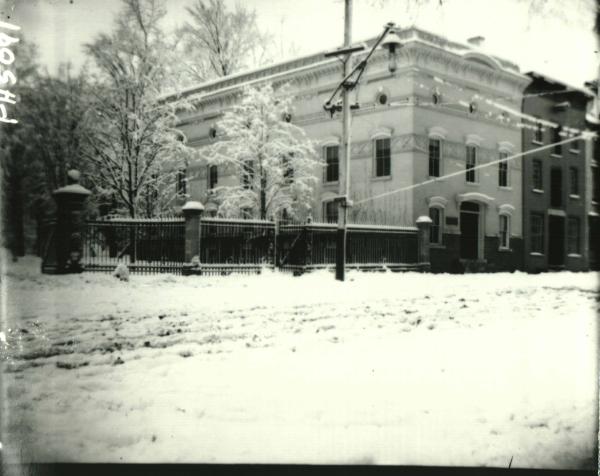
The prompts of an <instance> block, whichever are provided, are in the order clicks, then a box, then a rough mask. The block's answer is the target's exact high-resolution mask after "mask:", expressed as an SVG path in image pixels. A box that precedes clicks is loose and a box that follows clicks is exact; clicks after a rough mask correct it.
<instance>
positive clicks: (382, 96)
mask: <svg viewBox="0 0 600 476" xmlns="http://www.w3.org/2000/svg"><path fill="white" fill-rule="evenodd" d="M387 103H388V95H387V94H386V93H379V94H378V95H377V104H379V105H380V106H385V105H386V104H387Z"/></svg>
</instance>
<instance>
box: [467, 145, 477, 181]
mask: <svg viewBox="0 0 600 476" xmlns="http://www.w3.org/2000/svg"><path fill="white" fill-rule="evenodd" d="M476 166H477V146H475V145H467V160H466V167H465V169H466V176H465V179H466V181H467V182H469V183H476V182H477V174H476V173H475V172H476V171H475V170H474V168H475V167H476Z"/></svg>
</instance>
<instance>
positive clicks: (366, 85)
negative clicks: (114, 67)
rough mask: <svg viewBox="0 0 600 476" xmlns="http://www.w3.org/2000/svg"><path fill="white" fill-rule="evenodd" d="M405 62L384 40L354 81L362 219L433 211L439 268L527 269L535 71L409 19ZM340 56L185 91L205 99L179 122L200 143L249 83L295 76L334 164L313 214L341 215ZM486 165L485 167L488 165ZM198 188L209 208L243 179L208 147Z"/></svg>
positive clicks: (307, 117) (323, 173) (303, 107)
mask: <svg viewBox="0 0 600 476" xmlns="http://www.w3.org/2000/svg"><path fill="white" fill-rule="evenodd" d="M399 36H400V38H401V40H402V42H403V47H402V48H401V50H400V54H399V58H398V69H397V71H396V72H395V74H393V75H392V74H391V73H389V72H388V63H387V56H386V55H385V54H384V52H383V51H380V52H377V53H375V54H374V55H373V57H372V58H371V60H370V62H369V65H368V66H367V69H366V72H365V74H364V75H363V80H362V81H361V85H360V87H359V88H357V90H356V92H355V93H353V96H352V101H353V102H355V103H356V104H358V108H356V109H354V110H353V113H352V116H353V119H352V147H351V184H350V198H351V199H352V200H353V201H354V203H355V206H354V207H353V208H352V209H351V212H350V217H351V220H352V221H354V222H359V223H361V222H362V223H378V224H390V225H414V223H415V221H416V219H417V218H418V217H419V216H422V215H429V216H430V217H431V219H432V221H433V224H432V229H431V236H430V241H431V243H432V249H431V267H432V270H433V271H449V270H451V269H453V268H456V267H464V266H474V267H478V268H481V269H490V270H512V269H520V268H521V267H522V264H523V233H522V222H523V217H522V215H521V210H522V199H523V197H522V193H521V180H522V162H521V158H520V157H513V154H516V153H519V152H520V151H521V148H522V133H521V128H520V126H519V124H520V118H519V117H518V115H515V114H512V113H511V111H520V110H521V103H522V95H523V90H524V89H525V87H526V86H527V85H528V84H529V82H530V81H531V78H529V77H527V76H525V75H522V74H521V73H519V70H518V68H517V66H516V65H514V64H512V63H510V62H508V61H505V60H502V59H499V58H496V57H492V56H489V55H486V54H484V53H482V52H481V51H479V50H478V49H477V48H474V47H472V46H470V45H466V44H460V43H455V42H451V41H448V40H447V39H445V38H442V37H439V36H436V35H433V34H430V33H427V32H425V31H422V30H419V29H416V28H410V29H406V30H402V31H400V32H399ZM341 76H342V69H341V64H340V62H339V61H338V60H337V59H326V58H324V57H323V54H317V55H312V56H307V57H304V58H300V59H297V60H293V61H288V62H285V63H281V64H278V65H274V66H271V67H266V68H262V69H259V70H255V71H251V72H247V73H242V74H238V75H234V76H230V77H227V78H223V79H220V80H216V81H213V82H209V83H205V84H203V85H200V86H199V87H197V88H191V89H189V90H187V91H183V94H184V95H188V96H190V97H191V99H193V101H194V102H195V104H196V110H195V111H193V112H185V113H182V114H181V116H180V118H181V121H180V124H179V127H180V129H181V130H182V132H183V133H184V134H185V135H186V137H187V141H188V144H189V145H192V146H195V147H199V148H201V147H203V146H204V145H206V144H210V143H211V142H213V141H216V140H218V137H217V134H216V129H215V126H216V124H217V123H218V120H219V118H220V117H221V115H222V114H223V112H224V111H225V110H227V109H228V108H230V107H231V106H232V105H233V104H235V103H236V101H238V100H239V97H240V92H241V89H242V87H243V86H246V85H252V84H260V83H261V82H266V81H269V82H271V83H273V85H274V87H277V86H279V85H282V84H284V83H287V84H289V85H290V87H291V91H292V93H293V94H294V96H295V110H294V112H293V113H292V116H291V117H290V118H289V119H290V120H291V121H293V122H294V123H295V124H297V125H299V126H301V127H302V128H303V129H304V130H305V131H306V133H307V135H308V137H310V138H311V139H312V140H314V141H315V143H316V144H317V147H318V153H320V154H322V157H323V162H324V164H325V165H324V167H323V169H322V170H320V169H319V170H315V174H316V175H317V177H318V178H319V183H318V185H317V187H316V189H315V193H314V200H313V204H312V217H313V219H314V220H315V221H333V220H336V217H337V208H336V206H335V204H334V202H333V199H334V197H336V196H338V195H340V190H339V188H340V183H339V181H338V178H339V168H340V167H341V161H340V158H341V153H340V141H341V134H342V123H341V115H335V116H334V117H331V116H330V115H329V114H328V113H326V112H325V111H324V109H323V104H324V102H325V101H326V100H327V99H328V98H329V97H330V95H331V93H332V92H333V90H334V89H335V87H336V86H337V84H338V83H339V82H340V80H341ZM486 164H489V166H485V167H483V168H478V167H479V166H484V165H486ZM187 180H188V193H189V194H190V196H191V199H193V200H199V201H201V202H203V203H204V204H205V206H206V208H207V210H208V212H209V213H211V210H212V212H213V213H214V211H215V210H216V206H215V204H213V203H211V196H212V195H211V189H213V188H214V187H216V186H218V185H227V184H234V183H236V181H239V180H240V177H236V176H234V175H233V174H232V173H231V171H228V170H219V169H218V168H216V167H214V166H212V167H208V166H207V165H206V163H203V161H202V160H201V159H200V160H198V161H197V162H196V163H192V164H189V167H188V169H187Z"/></svg>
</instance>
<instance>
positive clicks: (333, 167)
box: [323, 145, 340, 182]
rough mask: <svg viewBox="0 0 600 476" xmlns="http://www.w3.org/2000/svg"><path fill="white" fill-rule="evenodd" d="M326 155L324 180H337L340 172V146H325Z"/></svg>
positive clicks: (324, 153) (324, 152)
mask: <svg viewBox="0 0 600 476" xmlns="http://www.w3.org/2000/svg"><path fill="white" fill-rule="evenodd" d="M323 155H324V156H325V174H324V175H325V176H324V182H337V181H338V180H339V174H340V147H339V146H338V145H328V146H325V147H324V148H323Z"/></svg>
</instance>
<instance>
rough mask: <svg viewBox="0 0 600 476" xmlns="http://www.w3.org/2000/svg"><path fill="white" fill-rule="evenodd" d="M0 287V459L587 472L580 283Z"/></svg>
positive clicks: (25, 264)
mask: <svg viewBox="0 0 600 476" xmlns="http://www.w3.org/2000/svg"><path fill="white" fill-rule="evenodd" d="M7 273H8V274H7V276H5V278H4V283H3V284H4V286H5V290H6V291H7V295H6V294H5V295H4V296H3V306H4V315H5V316H8V319H7V321H8V322H4V323H3V324H4V327H3V330H4V331H5V334H4V335H1V336H0V337H2V339H3V342H2V343H0V345H2V356H3V374H2V380H3V392H4V395H3V402H4V403H3V406H4V408H3V428H2V430H3V437H2V442H3V445H4V458H5V459H4V461H15V458H20V459H21V460H24V461H37V462H51V461H66V462H74V461H86V462H122V461H126V462H210V463H214V462H219V463H220V462H227V463H239V462H245V463H283V462H285V463H319V464H328V463H334V464H346V463H349V464H352V463H354V464H369V463H373V464H400V465H461V466H497V467H508V465H509V462H510V461H511V459H512V467H538V468H541V467H543V468H578V469H583V468H586V469H593V468H596V459H597V452H596V448H597V421H598V412H597V410H598V399H597V376H598V368H597V356H598V327H597V311H598V308H599V305H600V303H599V297H598V292H597V287H598V282H597V276H596V275H595V274H593V273H566V272H565V273H552V274H542V275H537V276H532V275H526V274H523V273H514V274H508V273H507V274H494V275H486V274H472V275H464V276H448V275H429V274H418V273H406V274H395V273H380V274H363V273H357V272H351V273H349V275H348V281H347V282H346V283H339V282H336V281H335V280H334V279H333V274H330V273H327V272H319V273H314V274H311V275H306V276H303V277H300V278H294V277H292V276H289V275H282V274H275V273H271V272H268V273H265V274H263V275H261V276H238V277H175V276H171V275H155V276H135V275H134V276H132V278H131V281H130V282H129V283H121V282H119V281H117V280H116V279H115V278H113V277H111V276H110V275H105V274H92V273H87V274H82V275H74V276H45V275H41V274H40V273H39V261H37V260H36V259H34V258H26V259H22V260H20V261H19V262H18V263H16V264H12V263H11V264H10V267H9V269H8V270H7ZM4 415H6V417H4Z"/></svg>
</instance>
